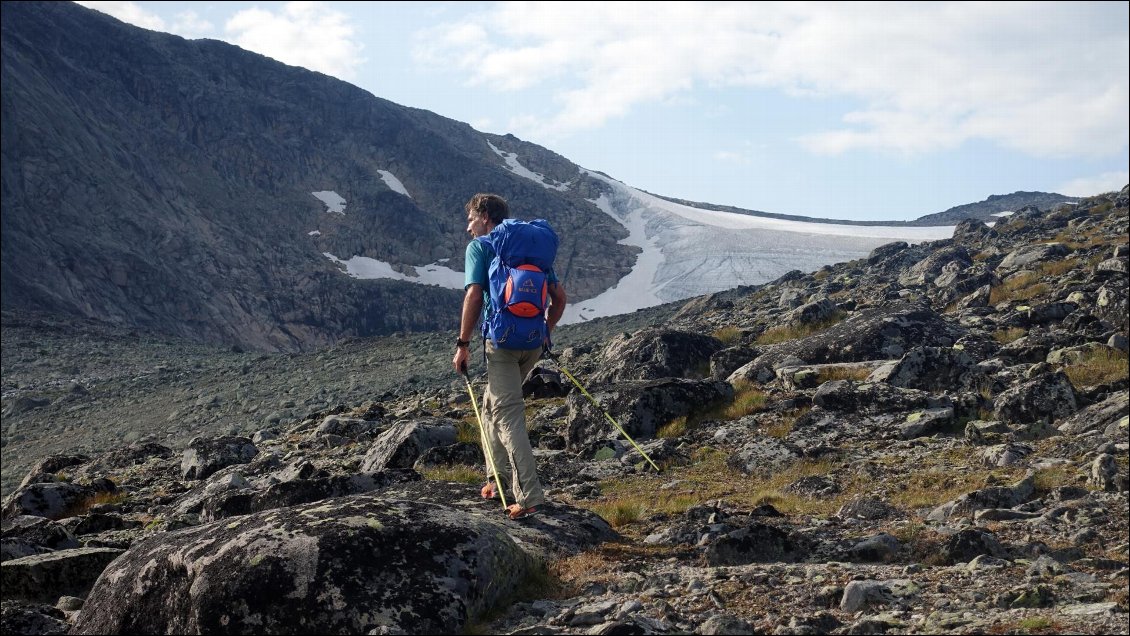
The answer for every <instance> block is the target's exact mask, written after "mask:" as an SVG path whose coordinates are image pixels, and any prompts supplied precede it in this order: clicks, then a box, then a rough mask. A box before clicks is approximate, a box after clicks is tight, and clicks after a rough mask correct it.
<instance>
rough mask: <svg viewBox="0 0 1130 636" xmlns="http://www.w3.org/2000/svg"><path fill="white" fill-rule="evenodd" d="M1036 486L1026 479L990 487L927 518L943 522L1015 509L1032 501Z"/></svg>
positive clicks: (962, 498) (963, 498) (976, 491)
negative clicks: (982, 512)
mask: <svg viewBox="0 0 1130 636" xmlns="http://www.w3.org/2000/svg"><path fill="white" fill-rule="evenodd" d="M1035 493H1036V486H1035V484H1034V482H1033V479H1032V478H1031V477H1025V478H1024V479H1022V480H1020V481H1018V482H1017V483H1015V484H1013V485H1011V486H990V487H988V488H982V489H981V490H974V491H973V492H969V493H966V494H964V495H962V496H960V497H958V498H957V499H954V500H953V501H950V502H947V503H944V504H942V505H940V506H938V507H937V508H935V509H934V510H933V511H931V512H930V514H929V515H928V516H927V519H929V520H930V521H943V520H945V519H949V518H951V517H958V516H962V515H969V514H972V513H974V512H976V511H978V510H984V509H987V508H1015V507H1016V506H1018V505H1020V504H1022V503H1024V502H1025V501H1028V500H1029V499H1031V498H1032V497H1033V496H1034V495H1035Z"/></svg>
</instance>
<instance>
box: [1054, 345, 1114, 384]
mask: <svg viewBox="0 0 1130 636" xmlns="http://www.w3.org/2000/svg"><path fill="white" fill-rule="evenodd" d="M1063 372H1064V373H1066V374H1067V377H1068V378H1069V379H1070V380H1071V384H1073V385H1075V386H1078V387H1082V386H1095V385H1099V384H1106V383H1108V382H1114V381H1116V380H1120V379H1123V378H1125V377H1126V376H1127V373H1128V370H1127V355H1126V353H1125V352H1122V351H1119V350H1117V349H1097V350H1095V351H1092V352H1090V353H1088V354H1086V355H1084V356H1083V357H1082V358H1081V359H1080V360H1079V361H1078V362H1076V363H1074V364H1069V365H1067V366H1066V367H1064V368H1063Z"/></svg>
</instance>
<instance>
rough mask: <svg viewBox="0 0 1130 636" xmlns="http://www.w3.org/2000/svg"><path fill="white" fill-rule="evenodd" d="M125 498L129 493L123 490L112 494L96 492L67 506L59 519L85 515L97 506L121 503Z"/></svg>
mask: <svg viewBox="0 0 1130 636" xmlns="http://www.w3.org/2000/svg"><path fill="white" fill-rule="evenodd" d="M127 498H129V493H127V492H125V491H124V490H116V491H114V492H96V493H94V494H93V495H90V496H89V497H85V498H83V499H80V500H78V501H76V502H74V503H73V504H71V505H70V506H68V507H67V509H66V510H65V511H64V512H63V516H62V517H61V518H66V517H77V516H79V515H85V514H87V513H89V512H90V509H91V508H93V507H94V506H97V505H98V504H114V503H121V502H122V501H125V500H126V499H127Z"/></svg>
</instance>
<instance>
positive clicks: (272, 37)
mask: <svg viewBox="0 0 1130 636" xmlns="http://www.w3.org/2000/svg"><path fill="white" fill-rule="evenodd" d="M224 31H225V32H226V33H227V39H228V41H230V42H231V43H233V44H236V45H238V46H241V47H243V48H245V49H247V50H250V51H255V52H256V53H262V54H263V55H266V56H268V57H271V58H274V59H276V60H278V61H280V62H283V63H285V64H291V65H294V66H302V67H305V68H308V69H310V70H313V71H319V72H322V73H325V74H327V75H332V76H334V77H337V78H339V79H343V80H352V79H354V78H355V76H356V74H357V69H358V67H359V66H360V65H361V64H362V63H363V62H364V59H363V58H362V57H361V50H362V48H363V47H362V45H361V44H360V43H359V42H358V41H357V40H356V37H355V31H354V28H353V26H352V25H351V24H350V23H349V17H348V16H347V15H346V14H344V13H342V12H340V11H335V10H333V9H330V8H329V7H327V6H325V5H324V4H322V3H320V2H288V3H286V4H285V5H283V7H282V9H281V10H280V11H278V12H277V13H276V12H272V11H268V10H265V9H260V8H258V7H256V8H252V9H245V10H243V11H240V12H239V13H236V14H235V15H234V16H233V17H232V18H231V19H229V20H228V21H227V23H226V24H225V25H224Z"/></svg>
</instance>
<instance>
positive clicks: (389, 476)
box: [201, 469, 420, 521]
mask: <svg viewBox="0 0 1130 636" xmlns="http://www.w3.org/2000/svg"><path fill="white" fill-rule="evenodd" d="M419 479H420V474H419V473H417V472H416V471H414V470H412V469H399V470H397V469H390V470H385V471H381V472H379V473H372V474H360V475H335V476H331V477H318V478H314V479H293V480H291V481H284V482H279V483H277V484H272V485H271V486H269V487H267V489H266V490H262V491H257V490H251V489H248V488H241V489H238V490H228V491H225V492H222V493H218V494H216V495H214V496H211V497H208V498H206V499H204V500H203V502H202V507H201V518H202V519H204V520H205V521H215V520H217V519H223V518H225V517H234V516H238V515H246V514H251V513H253V512H260V511H263V510H272V509H274V508H283V507H286V506H295V505H298V504H304V503H309V502H312V501H321V500H322V499H330V498H333V497H344V496H346V495H357V494H361V493H366V492H372V491H374V490H380V489H382V488H385V487H387V486H389V485H390V484H396V483H402V482H409V481H418V480H419Z"/></svg>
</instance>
